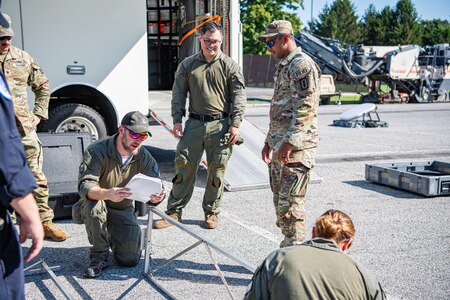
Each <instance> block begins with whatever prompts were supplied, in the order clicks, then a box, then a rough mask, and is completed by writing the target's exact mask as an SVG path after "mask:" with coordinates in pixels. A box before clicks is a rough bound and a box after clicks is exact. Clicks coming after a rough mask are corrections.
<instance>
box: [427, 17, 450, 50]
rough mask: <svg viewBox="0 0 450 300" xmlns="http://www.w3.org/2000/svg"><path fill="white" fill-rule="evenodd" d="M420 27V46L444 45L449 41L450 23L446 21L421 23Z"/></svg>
mask: <svg viewBox="0 0 450 300" xmlns="http://www.w3.org/2000/svg"><path fill="white" fill-rule="evenodd" d="M421 26H422V28H423V37H422V45H435V44H444V43H448V42H449V41H450V23H449V22H448V21H447V20H439V19H433V20H430V21H422V22H421Z"/></svg>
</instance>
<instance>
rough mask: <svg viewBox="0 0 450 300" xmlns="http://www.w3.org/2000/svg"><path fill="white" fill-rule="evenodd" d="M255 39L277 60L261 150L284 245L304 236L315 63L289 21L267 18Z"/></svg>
mask: <svg viewBox="0 0 450 300" xmlns="http://www.w3.org/2000/svg"><path fill="white" fill-rule="evenodd" d="M258 39H259V40H260V41H262V42H265V43H266V45H267V49H268V50H269V51H270V52H271V53H272V55H273V56H274V57H275V58H276V59H278V60H279V62H278V63H277V65H276V72H275V76H274V81H275V85H274V95H273V97H272V101H271V106H270V126H269V132H268V133H267V137H266V141H265V145H264V147H263V149H262V151H261V155H262V159H263V160H264V161H265V162H266V163H267V164H268V165H269V175H270V184H271V188H272V192H273V203H274V205H275V210H276V215H277V222H276V224H277V226H278V227H280V228H281V232H282V233H283V235H284V236H285V237H284V240H283V241H282V242H281V244H280V247H286V246H291V245H295V244H300V243H302V242H303V241H304V239H305V217H306V213H305V195H306V189H307V186H308V182H309V177H310V169H311V168H312V167H314V164H315V154H316V148H317V144H318V140H319V139H318V134H317V107H318V105H319V91H320V69H319V67H318V66H317V64H316V63H315V62H314V61H313V60H312V59H311V58H310V57H309V56H307V55H306V54H304V53H303V52H302V51H301V49H300V48H297V45H296V44H295V41H294V37H293V31H292V26H291V23H290V22H289V21H284V20H280V21H274V22H272V23H270V24H269V25H267V26H266V32H265V33H264V34H262V35H260V36H259V37H258ZM272 152H273V155H272V158H271V157H270V156H271V153H272Z"/></svg>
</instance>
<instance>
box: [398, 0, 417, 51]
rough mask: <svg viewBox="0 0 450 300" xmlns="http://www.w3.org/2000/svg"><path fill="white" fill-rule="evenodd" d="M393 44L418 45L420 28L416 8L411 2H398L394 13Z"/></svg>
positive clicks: (402, 0)
mask: <svg viewBox="0 0 450 300" xmlns="http://www.w3.org/2000/svg"><path fill="white" fill-rule="evenodd" d="M394 18H395V26H394V36H393V38H394V40H393V41H392V42H393V43H394V44H401V45H405V44H420V43H421V42H422V27H421V26H420V24H419V20H418V16H417V11H416V8H415V7H414V4H413V3H412V2H411V0H399V1H398V2H397V5H396V7H395V12H394Z"/></svg>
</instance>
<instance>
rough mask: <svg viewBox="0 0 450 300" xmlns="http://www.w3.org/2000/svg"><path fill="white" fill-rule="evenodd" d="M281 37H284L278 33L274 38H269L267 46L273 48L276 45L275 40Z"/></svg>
mask: <svg viewBox="0 0 450 300" xmlns="http://www.w3.org/2000/svg"><path fill="white" fill-rule="evenodd" d="M280 37H282V36H278V35H277V36H276V37H274V38H273V39H270V40H268V41H267V42H266V45H267V48H272V47H273V45H275V41H276V40H277V39H279V38H280Z"/></svg>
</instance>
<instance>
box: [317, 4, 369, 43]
mask: <svg viewBox="0 0 450 300" xmlns="http://www.w3.org/2000/svg"><path fill="white" fill-rule="evenodd" d="M319 20H320V21H315V22H314V24H313V33H315V34H317V35H320V36H323V37H331V38H336V39H338V40H340V41H342V42H347V43H360V42H361V39H362V27H361V25H360V24H359V23H358V16H357V15H356V8H355V7H354V5H353V3H351V2H350V0H335V1H334V2H333V4H331V6H328V4H326V5H325V7H324V9H323V11H322V12H321V13H320V14H319Z"/></svg>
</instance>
